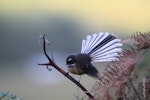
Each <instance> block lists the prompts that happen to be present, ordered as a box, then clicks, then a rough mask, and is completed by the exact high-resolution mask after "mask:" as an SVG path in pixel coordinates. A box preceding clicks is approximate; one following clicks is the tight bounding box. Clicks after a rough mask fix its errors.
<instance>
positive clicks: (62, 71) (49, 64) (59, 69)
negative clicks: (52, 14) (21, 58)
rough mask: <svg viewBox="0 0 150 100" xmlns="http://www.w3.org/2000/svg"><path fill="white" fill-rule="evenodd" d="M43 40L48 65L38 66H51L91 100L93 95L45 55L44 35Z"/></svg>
mask: <svg viewBox="0 0 150 100" xmlns="http://www.w3.org/2000/svg"><path fill="white" fill-rule="evenodd" d="M42 39H43V51H44V55H45V56H46V58H47V59H48V61H49V62H48V63H46V64H38V65H45V66H53V67H54V68H55V69H57V70H58V71H59V72H60V73H61V74H63V75H64V76H65V77H67V78H68V79H69V80H70V81H72V82H73V83H74V84H76V85H77V86H78V87H79V88H80V89H81V90H82V91H83V92H84V93H85V94H86V95H87V96H88V97H89V98H91V99H93V98H94V97H93V95H92V94H90V93H89V92H88V91H87V90H86V88H85V87H84V86H83V85H82V84H80V83H79V82H78V81H77V80H75V79H74V78H73V77H72V76H70V75H69V74H68V72H65V71H64V70H63V69H61V68H60V67H59V66H58V65H57V64H56V63H55V62H54V61H53V60H52V59H51V58H50V57H49V56H48V54H47V52H46V38H45V34H44V35H43V37H42Z"/></svg>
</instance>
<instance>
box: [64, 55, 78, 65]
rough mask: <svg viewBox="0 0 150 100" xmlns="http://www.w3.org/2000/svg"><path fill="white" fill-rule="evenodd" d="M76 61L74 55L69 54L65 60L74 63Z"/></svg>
mask: <svg viewBox="0 0 150 100" xmlns="http://www.w3.org/2000/svg"><path fill="white" fill-rule="evenodd" d="M75 62H76V59H75V57H74V56H69V57H68V58H67V60H66V63H67V64H74V63H75Z"/></svg>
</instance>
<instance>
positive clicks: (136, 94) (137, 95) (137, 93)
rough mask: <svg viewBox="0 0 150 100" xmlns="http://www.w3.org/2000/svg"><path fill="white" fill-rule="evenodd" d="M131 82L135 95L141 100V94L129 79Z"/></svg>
mask: <svg viewBox="0 0 150 100" xmlns="http://www.w3.org/2000/svg"><path fill="white" fill-rule="evenodd" d="M129 82H130V84H131V86H132V88H133V90H134V92H135V94H136V95H137V97H138V99H139V100H141V98H140V95H139V93H138V92H137V90H136V88H135V87H134V85H133V83H132V81H131V79H130V78H129Z"/></svg>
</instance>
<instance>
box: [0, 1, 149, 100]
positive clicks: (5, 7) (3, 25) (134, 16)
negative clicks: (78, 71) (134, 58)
mask: <svg viewBox="0 0 150 100" xmlns="http://www.w3.org/2000/svg"><path fill="white" fill-rule="evenodd" d="M149 5H150V1H149V0H82V1H81V0H0V91H2V92H8V91H10V92H12V93H13V94H16V95H17V96H19V97H20V98H22V99H23V100H42V99H43V100H49V99H50V100H60V99H61V100H72V99H74V98H75V95H76V93H77V87H76V86H75V85H74V84H72V83H71V82H70V81H69V80H68V79H66V78H65V77H64V76H62V75H61V74H60V73H58V72H57V71H56V70H55V69H53V70H52V71H51V72H48V71H47V70H46V68H44V67H42V66H38V65H37V64H38V63H43V62H47V59H46V58H45V56H44V55H43V51H42V44H39V43H38V41H39V36H40V35H41V34H43V33H45V34H46V35H47V39H48V40H49V41H50V42H51V45H50V46H48V48H47V49H48V51H49V54H50V53H51V52H53V54H54V57H55V61H56V62H57V63H58V64H59V65H60V66H62V68H63V69H65V70H67V68H66V66H65V59H66V57H67V56H68V55H69V54H70V53H76V52H80V49H81V41H82V39H83V38H85V37H86V35H88V34H93V33H98V32H110V33H114V34H116V35H118V36H119V38H124V37H125V36H128V35H129V34H132V33H134V32H136V31H141V32H148V31H149V30H150V6H149ZM96 65H97V66H102V65H103V66H105V63H104V64H99V65H98V64H96ZM98 68H99V70H101V71H102V69H103V68H104V67H98ZM73 76H74V77H75V78H76V79H79V77H78V76H76V75H73ZM94 82H95V80H94V79H92V78H90V77H87V76H86V75H84V76H83V77H82V80H81V83H83V84H84V85H85V87H86V88H87V89H88V90H90V88H91V87H92V84H93V83H94ZM80 93H82V92H80Z"/></svg>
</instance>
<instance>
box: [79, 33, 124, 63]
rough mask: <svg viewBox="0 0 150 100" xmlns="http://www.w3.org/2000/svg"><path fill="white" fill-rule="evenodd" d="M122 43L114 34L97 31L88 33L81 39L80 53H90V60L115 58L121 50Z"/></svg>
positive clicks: (100, 60)
mask: <svg viewBox="0 0 150 100" xmlns="http://www.w3.org/2000/svg"><path fill="white" fill-rule="evenodd" d="M121 46H122V43H121V42H120V39H117V38H116V37H115V36H114V35H112V34H109V33H108V32H106V33H102V32H101V33H99V34H93V35H92V36H91V35H88V36H87V38H86V40H83V41H82V49H81V53H85V54H88V55H90V57H91V59H92V62H105V61H112V60H117V56H118V55H119V54H118V53H120V52H122V48H121Z"/></svg>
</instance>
